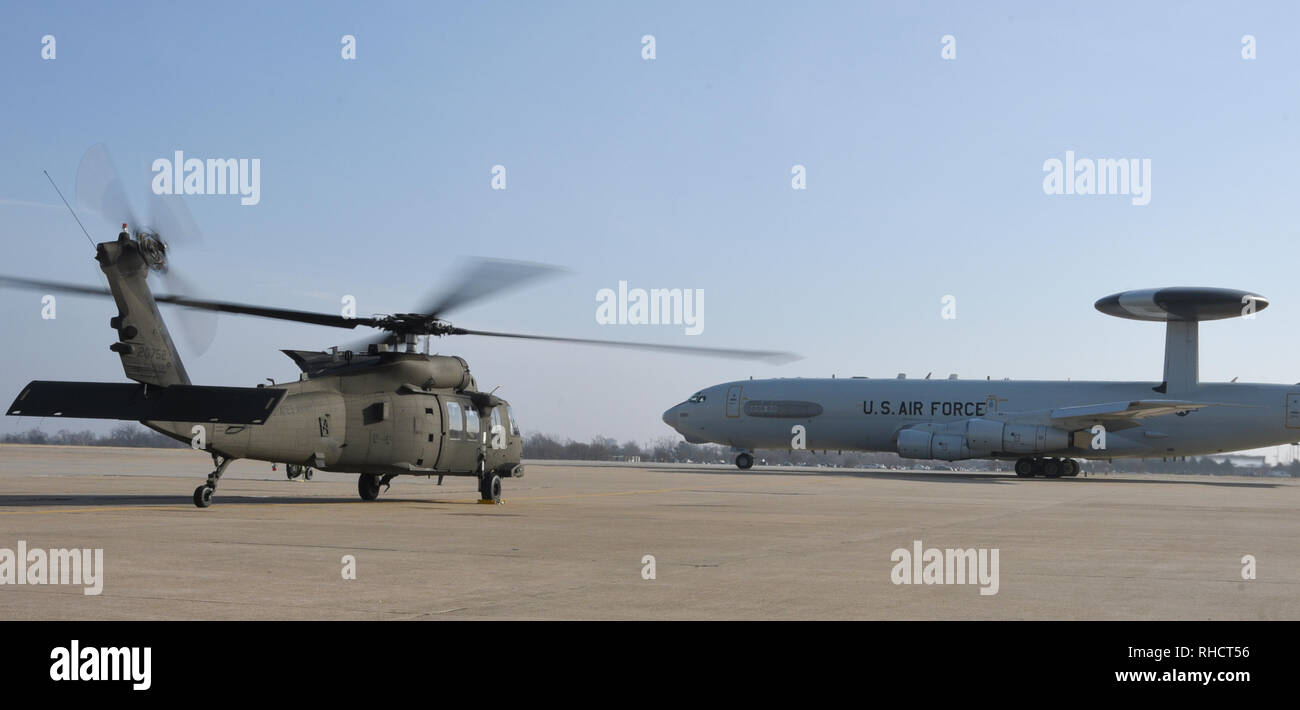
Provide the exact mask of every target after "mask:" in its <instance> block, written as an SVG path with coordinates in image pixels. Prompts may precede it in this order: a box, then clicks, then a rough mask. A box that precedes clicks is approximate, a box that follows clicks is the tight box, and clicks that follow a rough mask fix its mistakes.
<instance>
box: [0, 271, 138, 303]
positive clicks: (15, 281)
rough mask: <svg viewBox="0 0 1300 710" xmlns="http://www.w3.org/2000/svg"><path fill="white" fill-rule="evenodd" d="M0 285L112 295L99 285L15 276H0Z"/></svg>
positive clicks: (36, 289)
mask: <svg viewBox="0 0 1300 710" xmlns="http://www.w3.org/2000/svg"><path fill="white" fill-rule="evenodd" d="M0 286H12V287H14V288H25V289H27V290H29V291H57V292H60V293H71V294H74V295H78V296H108V297H109V298H112V297H113V292H112V291H109V290H108V289H107V288H103V287H101V286H82V285H81V284H70V283H62V282H59V281H38V280H36V279H24V278H19V277H17V276H0Z"/></svg>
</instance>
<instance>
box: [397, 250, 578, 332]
mask: <svg viewBox="0 0 1300 710" xmlns="http://www.w3.org/2000/svg"><path fill="white" fill-rule="evenodd" d="M561 271H562V269H560V268H559V267H556V266H548V265H546V264H535V263H532V262H528V261H507V260H504V259H475V260H473V261H471V262H470V264H469V266H468V268H467V269H465V270H464V271H462V272H461V274H460V276H459V277H458V278H457V280H456V282H455V283H454V284H452V285H451V286H449V287H447V288H446V289H445V290H443V291H442V292H441V293H440V294H439V295H438V296H436V297H434V298H431V299H429V300H428V301H426V302H425V303H424V305H423V306H422V307H421V309H420V312H421V313H427V314H428V315H430V316H433V317H435V318H441V317H442V316H443V315H445V314H446V313H447V312H448V311H451V310H453V309H456V308H460V307H462V306H466V305H469V304H470V303H473V302H475V301H479V300H482V299H484V298H488V297H490V296H496V295H498V294H502V293H505V292H507V291H511V290H513V289H516V288H519V287H520V286H523V285H524V284H527V283H528V282H530V281H535V280H537V279H540V278H542V277H546V276H553V275H555V274H558V273H560V272H561Z"/></svg>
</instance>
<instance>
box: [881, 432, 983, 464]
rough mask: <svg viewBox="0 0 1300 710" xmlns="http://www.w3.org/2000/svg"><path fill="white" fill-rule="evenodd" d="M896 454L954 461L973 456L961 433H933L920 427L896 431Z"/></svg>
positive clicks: (910, 457)
mask: <svg viewBox="0 0 1300 710" xmlns="http://www.w3.org/2000/svg"><path fill="white" fill-rule="evenodd" d="M898 455H899V456H902V457H903V458H905V459H943V460H944V461H956V460H958V459H969V458H973V457H974V456H973V454H972V453H971V450H970V447H968V446H967V445H966V437H964V436H962V435H961V434H935V433H933V432H929V431H922V430H920V429H904V430H902V431H900V432H898Z"/></svg>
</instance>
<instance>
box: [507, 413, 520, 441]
mask: <svg viewBox="0 0 1300 710" xmlns="http://www.w3.org/2000/svg"><path fill="white" fill-rule="evenodd" d="M506 417H507V418H508V419H509V420H510V436H519V420H518V419H515V410H514V409H513V408H511V407H506Z"/></svg>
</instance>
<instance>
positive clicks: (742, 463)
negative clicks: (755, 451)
mask: <svg viewBox="0 0 1300 710" xmlns="http://www.w3.org/2000/svg"><path fill="white" fill-rule="evenodd" d="M753 466H754V457H753V456H751V455H750V454H749V453H747V452H744V451H742V452H740V453H739V454H737V455H736V468H738V469H740V470H742V471H748V470H749V469H751V468H753Z"/></svg>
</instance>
